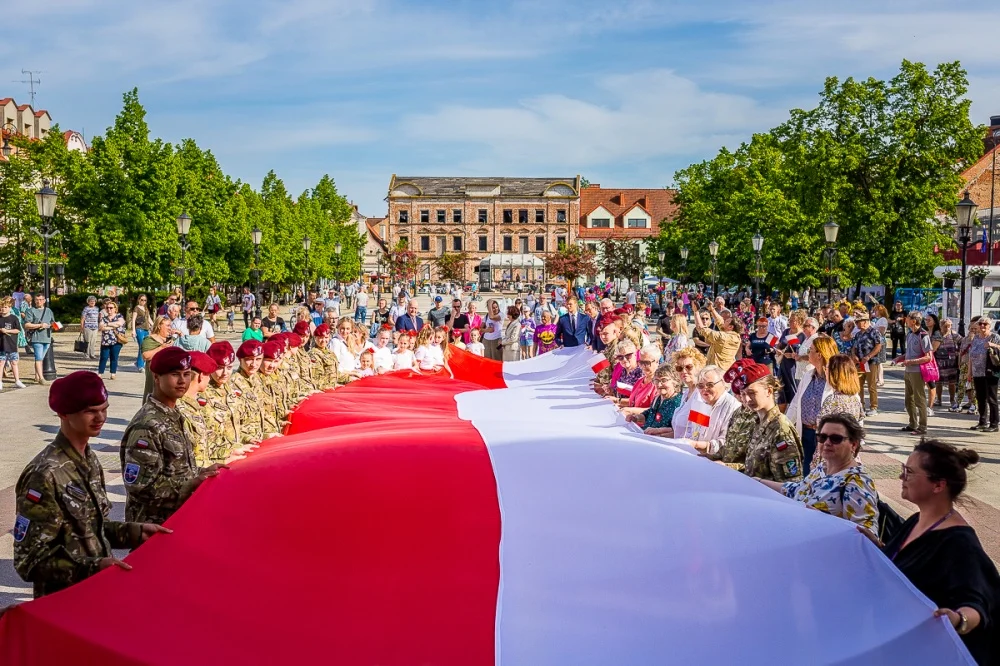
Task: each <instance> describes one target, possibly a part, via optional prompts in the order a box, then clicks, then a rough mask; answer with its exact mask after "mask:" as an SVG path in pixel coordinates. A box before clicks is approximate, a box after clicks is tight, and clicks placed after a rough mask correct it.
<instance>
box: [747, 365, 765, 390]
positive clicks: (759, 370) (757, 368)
mask: <svg viewBox="0 0 1000 666" xmlns="http://www.w3.org/2000/svg"><path fill="white" fill-rule="evenodd" d="M770 374H771V369H770V368H769V367H767V366H766V365H763V364H761V363H750V364H748V365H747V366H746V367H744V368H743V378H744V379H745V380H746V385H747V386H750V385H751V384H753V383H754V382H755V381H757V380H759V379H764V378H765V377H767V376H768V375H770Z"/></svg>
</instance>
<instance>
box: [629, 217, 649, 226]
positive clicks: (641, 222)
mask: <svg viewBox="0 0 1000 666" xmlns="http://www.w3.org/2000/svg"><path fill="white" fill-rule="evenodd" d="M628 228H629V229H645V228H646V218H644V217H638V218H629V220H628Z"/></svg>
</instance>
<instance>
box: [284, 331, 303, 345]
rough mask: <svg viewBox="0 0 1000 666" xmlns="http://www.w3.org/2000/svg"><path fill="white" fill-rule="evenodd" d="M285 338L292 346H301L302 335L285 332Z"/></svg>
mask: <svg viewBox="0 0 1000 666" xmlns="http://www.w3.org/2000/svg"><path fill="white" fill-rule="evenodd" d="M285 339H286V340H288V342H289V344H291V345H292V347H301V346H302V336H301V335H299V334H298V333H285Z"/></svg>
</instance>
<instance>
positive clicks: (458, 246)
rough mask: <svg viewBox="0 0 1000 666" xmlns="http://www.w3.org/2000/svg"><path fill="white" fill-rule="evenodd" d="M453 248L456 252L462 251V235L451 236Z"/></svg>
mask: <svg viewBox="0 0 1000 666" xmlns="http://www.w3.org/2000/svg"><path fill="white" fill-rule="evenodd" d="M451 249H452V250H454V251H455V252H461V251H462V237H461V236H452V237H451Z"/></svg>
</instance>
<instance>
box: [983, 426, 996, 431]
mask: <svg viewBox="0 0 1000 666" xmlns="http://www.w3.org/2000/svg"><path fill="white" fill-rule="evenodd" d="M983 432H1000V428H998V427H997V426H990V427H989V428H983Z"/></svg>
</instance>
